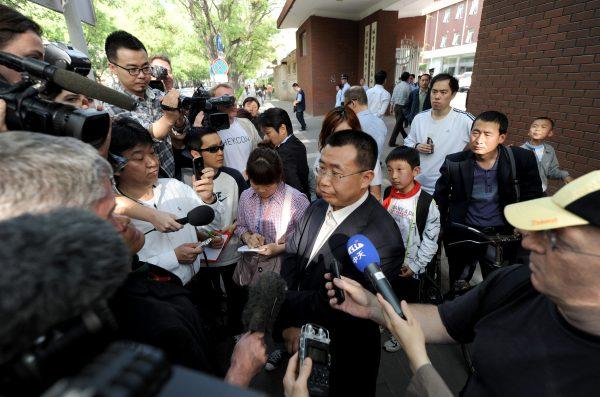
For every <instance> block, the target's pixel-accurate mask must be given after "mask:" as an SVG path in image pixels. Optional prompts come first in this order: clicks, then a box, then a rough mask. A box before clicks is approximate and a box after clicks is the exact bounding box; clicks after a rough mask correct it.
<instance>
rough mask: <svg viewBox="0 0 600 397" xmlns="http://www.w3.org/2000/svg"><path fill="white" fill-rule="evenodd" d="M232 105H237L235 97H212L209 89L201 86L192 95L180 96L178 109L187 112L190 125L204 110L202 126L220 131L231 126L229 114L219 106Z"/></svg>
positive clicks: (225, 107)
mask: <svg viewBox="0 0 600 397" xmlns="http://www.w3.org/2000/svg"><path fill="white" fill-rule="evenodd" d="M161 106H162V108H163V109H164V110H175V109H173V108H170V107H167V106H165V105H161ZM232 106H235V97H233V96H231V95H223V96H220V97H215V98H211V97H210V94H209V93H208V91H206V90H205V89H204V88H202V87H200V88H198V89H196V91H195V92H194V95H192V96H191V97H180V98H179V106H178V109H179V110H181V111H186V112H187V117H188V120H189V122H190V125H193V124H194V120H195V119H196V116H197V115H198V113H200V112H204V119H203V120H202V127H201V128H206V129H210V130H213V131H220V130H226V129H228V128H229V115H228V114H227V113H223V112H221V111H219V108H221V109H227V108H231V107H232Z"/></svg>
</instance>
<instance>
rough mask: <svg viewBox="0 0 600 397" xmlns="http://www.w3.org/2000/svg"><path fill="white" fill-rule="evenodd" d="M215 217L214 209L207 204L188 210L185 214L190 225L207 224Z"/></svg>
mask: <svg viewBox="0 0 600 397" xmlns="http://www.w3.org/2000/svg"><path fill="white" fill-rule="evenodd" d="M214 219H215V211H214V210H213V209H212V208H210V207H209V206H208V205H201V206H198V207H196V208H194V209H193V210H191V211H190V212H188V215H187V221H188V223H189V224H190V225H192V226H204V225H208V224H209V223H211V222H212V221H213V220H214Z"/></svg>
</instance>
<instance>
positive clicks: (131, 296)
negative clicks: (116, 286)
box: [111, 265, 224, 376]
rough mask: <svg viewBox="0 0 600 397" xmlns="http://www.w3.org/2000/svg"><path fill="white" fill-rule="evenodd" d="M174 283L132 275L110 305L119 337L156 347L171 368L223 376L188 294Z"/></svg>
mask: <svg viewBox="0 0 600 397" xmlns="http://www.w3.org/2000/svg"><path fill="white" fill-rule="evenodd" d="M148 266H152V265H148ZM142 269H143V268H142ZM177 281H179V280H176V281H175V282H165V281H155V280H151V279H149V277H148V272H147V270H146V271H144V270H139V271H136V272H132V273H131V274H130V275H129V276H128V278H127V280H126V282H125V283H124V285H123V286H122V287H121V288H120V290H119V291H118V292H117V294H116V295H115V296H114V297H113V299H112V301H111V309H112V311H113V313H114V315H115V318H116V320H117V324H118V325H119V337H120V338H124V339H128V340H133V341H135V342H140V343H146V344H149V345H152V346H155V347H158V348H159V349H161V350H162V351H164V352H165V353H166V354H167V356H168V357H169V360H170V361H171V362H172V363H173V364H178V365H183V366H186V367H189V368H193V369H197V370H200V371H202V372H206V373H211V374H214V375H219V376H220V375H223V374H224V371H223V369H221V368H219V365H218V364H217V362H216V358H215V356H216V354H215V352H214V351H213V348H212V344H211V342H210V341H209V340H208V338H207V336H206V329H205V327H204V325H203V322H202V320H201V318H200V315H199V313H198V310H197V308H196V306H194V304H193V303H192V300H191V292H190V291H189V290H188V289H187V288H185V287H184V286H183V285H181V283H177Z"/></svg>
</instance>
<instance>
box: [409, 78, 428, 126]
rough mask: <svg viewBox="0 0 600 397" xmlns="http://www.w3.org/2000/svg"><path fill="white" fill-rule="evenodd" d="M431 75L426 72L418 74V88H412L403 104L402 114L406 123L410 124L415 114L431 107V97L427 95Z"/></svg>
mask: <svg viewBox="0 0 600 397" xmlns="http://www.w3.org/2000/svg"><path fill="white" fill-rule="evenodd" d="M430 81H431V76H430V75H429V74H427V73H425V74H422V75H420V76H419V88H418V89H416V90H412V91H411V93H410V95H409V96H408V99H407V100H406V103H405V104H404V115H405V117H406V121H407V122H408V124H411V123H412V121H413V119H414V118H415V116H416V115H417V114H419V113H421V112H422V111H423V110H427V109H431V98H430V97H429V82H430Z"/></svg>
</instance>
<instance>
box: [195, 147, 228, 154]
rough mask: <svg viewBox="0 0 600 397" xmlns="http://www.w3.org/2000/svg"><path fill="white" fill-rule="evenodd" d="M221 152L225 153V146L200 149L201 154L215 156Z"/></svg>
mask: <svg viewBox="0 0 600 397" xmlns="http://www.w3.org/2000/svg"><path fill="white" fill-rule="evenodd" d="M219 150H221V151H225V145H219V146H211V147H207V148H206V149H200V151H201V152H208V153H213V154H215V153H217V152H218V151H219Z"/></svg>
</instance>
